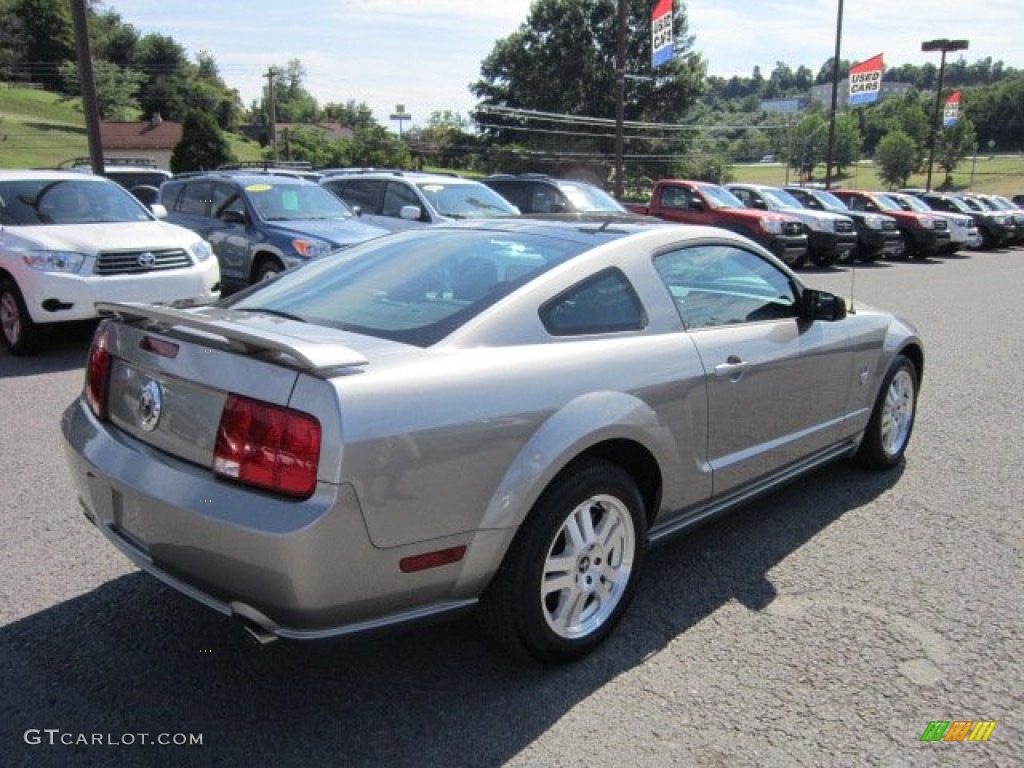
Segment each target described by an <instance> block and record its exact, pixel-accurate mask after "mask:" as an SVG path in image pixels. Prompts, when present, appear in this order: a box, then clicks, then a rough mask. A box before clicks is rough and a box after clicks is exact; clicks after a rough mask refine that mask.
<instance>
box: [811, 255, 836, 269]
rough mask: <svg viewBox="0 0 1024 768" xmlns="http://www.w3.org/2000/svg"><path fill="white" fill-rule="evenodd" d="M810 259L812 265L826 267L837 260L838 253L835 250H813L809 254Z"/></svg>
mask: <svg viewBox="0 0 1024 768" xmlns="http://www.w3.org/2000/svg"><path fill="white" fill-rule="evenodd" d="M811 261H812V262H813V263H814V266H816V267H821V268H822V269H824V268H826V267H831V266H832V265H833V264H835V263H836V262H837V261H839V253H838V252H837V251H833V252H832V253H822V252H821V251H815V252H814V253H812V254H811Z"/></svg>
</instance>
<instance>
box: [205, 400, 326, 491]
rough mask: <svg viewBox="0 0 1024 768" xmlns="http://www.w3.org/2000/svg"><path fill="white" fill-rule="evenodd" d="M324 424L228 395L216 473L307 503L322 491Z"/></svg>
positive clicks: (215, 457)
mask: <svg viewBox="0 0 1024 768" xmlns="http://www.w3.org/2000/svg"><path fill="white" fill-rule="evenodd" d="M319 461H320V422H319V421H317V420H316V419H315V418H313V417H312V416H310V415H308V414H305V413H300V412H298V411H293V410H291V409H290V408H282V407H280V406H277V405H271V404H270V403H263V402H260V401H258V400H250V399H249V398H247V397H242V396H240V395H228V399H227V402H226V403H225V404H224V411H223V412H222V413H221V416H220V425H219V426H218V428H217V444H216V446H215V447H214V451H213V471H214V472H215V473H216V474H218V475H221V476H223V477H230V478H232V479H234V480H238V481H240V482H243V483H248V484H249V485H255V486H258V487H260V488H266V489H268V490H271V491H277V492H278V493H286V494H288V495H289V496H300V497H302V498H305V497H307V496H309V495H311V494H312V493H313V490H314V489H315V488H316V471H317V464H318V463H319Z"/></svg>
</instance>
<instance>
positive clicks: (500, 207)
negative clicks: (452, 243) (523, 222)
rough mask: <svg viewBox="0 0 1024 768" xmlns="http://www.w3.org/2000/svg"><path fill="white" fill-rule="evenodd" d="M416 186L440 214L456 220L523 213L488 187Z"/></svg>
mask: <svg viewBox="0 0 1024 768" xmlns="http://www.w3.org/2000/svg"><path fill="white" fill-rule="evenodd" d="M416 186H417V187H419V190H420V192H422V193H423V196H424V197H426V198H427V200H428V201H429V202H430V204H431V205H432V206H434V209H435V210H436V211H437V212H438V213H440V214H441V215H442V216H450V217H452V218H453V219H471V218H485V217H490V216H516V215H517V214H518V213H519V212H518V211H517V210H516V209H515V208H513V207H512V205H511V204H510V203H509V202H508V201H507V200H506V199H505V198H503V197H502V196H501V195H499V194H498V193H497V192H495V191H494V190H493V189H491V188H490V187H488V186H486V185H484V184H475V183H471V184H467V183H466V182H461V183H458V184H447V183H445V182H443V181H424V182H420V183H419V184H417V185H416Z"/></svg>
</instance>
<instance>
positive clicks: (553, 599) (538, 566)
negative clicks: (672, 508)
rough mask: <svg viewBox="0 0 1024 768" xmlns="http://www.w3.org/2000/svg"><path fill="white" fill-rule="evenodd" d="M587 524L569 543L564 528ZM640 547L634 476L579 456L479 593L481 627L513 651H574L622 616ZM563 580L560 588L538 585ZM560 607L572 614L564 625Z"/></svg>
mask: <svg viewBox="0 0 1024 768" xmlns="http://www.w3.org/2000/svg"><path fill="white" fill-rule="evenodd" d="M586 521H589V522H590V524H591V525H592V527H591V529H590V531H589V533H587V532H584V533H583V534H582V536H581V537H580V538H581V541H579V542H576V543H574V542H572V541H571V540H570V537H569V536H568V535H567V533H566V532H567V531H575V532H577V533H578V532H579V531H580V530H581V529H580V526H579V523H580V522H583V523H584V527H586ZM587 539H589V540H587ZM602 541H603V544H602ZM646 544H647V522H646V516H645V514H644V504H643V500H642V499H641V497H640V492H639V491H638V490H637V487H636V483H635V482H634V481H633V479H632V478H631V477H630V476H629V475H628V474H626V472H624V471H623V470H622V469H621V468H619V467H618V466H616V465H614V464H610V463H608V462H605V461H599V460H591V459H588V460H583V461H580V462H579V463H577V464H575V465H573V466H571V467H569V468H568V469H567V470H566V471H565V472H563V473H562V474H561V475H559V477H558V478H556V480H555V481H554V482H553V483H552V484H551V486H550V487H549V488H548V489H547V490H546V491H545V492H544V494H543V495H542V496H541V498H540V499H539V500H538V501H537V503H536V504H535V505H534V507H533V509H532V510H531V511H530V514H529V516H528V517H527V519H526V521H525V522H524V523H523V525H522V527H521V528H520V529H519V532H518V533H517V534H516V537H515V539H514V541H513V542H512V546H511V547H509V551H508V552H507V553H506V555H505V559H504V560H503V561H502V564H501V566H500V568H499V569H498V572H497V573H496V574H495V576H494V579H493V580H492V581H491V584H490V585H489V586H488V588H487V590H486V591H485V592H484V594H483V596H482V597H481V601H480V609H479V611H478V615H479V618H480V621H481V624H482V625H483V627H484V629H485V630H486V631H487V633H488V634H489V635H490V636H491V637H492V638H494V640H496V641H497V642H498V643H499V644H500V645H502V646H504V647H505V648H506V649H507V650H509V651H511V652H512V653H513V654H514V655H516V656H518V657H524V656H528V657H532V658H533V659H535V660H537V661H541V662H545V663H554V662H564V661H569V660H571V659H575V658H579V657H580V656H583V655H585V654H587V653H589V652H590V651H592V650H593V649H594V648H596V647H597V646H598V645H599V644H600V643H601V642H602V641H603V640H604V639H605V638H606V637H607V636H608V634H609V633H611V631H612V630H613V629H614V628H615V626H616V624H618V622H619V620H620V619H621V618H622V615H623V614H624V613H625V611H626V608H627V607H628V606H629V603H630V600H631V599H632V597H633V592H634V590H635V588H636V581H637V573H638V571H639V568H640V565H641V562H642V560H643V555H644V550H645V548H646ZM570 549H573V550H575V551H569V550H570ZM630 550H631V551H630ZM562 564H564V565H565V566H566V567H565V569H564V570H562V569H561V568H560V566H561V565H562ZM606 576H607V578H606ZM560 581H561V582H562V583H563V584H564V587H562V588H554V589H548V590H547V591H545V590H544V586H543V585H545V584H546V585H548V586H549V587H551V586H553V585H554V584H556V583H558V582H560ZM609 585H610V586H609ZM542 594H544V596H543V597H542ZM563 613H565V614H568V616H569V618H567V619H566V620H565V621H564V626H561V624H563V622H562V620H561V618H560V616H561V614H563ZM577 620H578V623H574V622H576V621H577Z"/></svg>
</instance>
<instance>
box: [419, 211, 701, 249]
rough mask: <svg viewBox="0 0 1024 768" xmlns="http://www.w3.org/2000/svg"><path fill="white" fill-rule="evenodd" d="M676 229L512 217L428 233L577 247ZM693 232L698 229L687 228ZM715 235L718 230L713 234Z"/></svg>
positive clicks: (458, 224) (446, 225) (671, 226)
mask: <svg viewBox="0 0 1024 768" xmlns="http://www.w3.org/2000/svg"><path fill="white" fill-rule="evenodd" d="M666 228H668V229H679V225H678V224H673V223H669V222H664V221H661V220H656V221H652V222H648V221H643V222H631V221H623V220H622V219H617V218H614V217H609V218H608V219H606V220H600V221H599V220H597V219H588V220H586V221H578V220H565V219H547V218H545V219H533V218H529V217H527V216H522V217H520V216H511V217H508V218H493V219H474V220H460V221H455V222H450V223H444V224H436V225H434V226H432V227H428V228H427V229H429V230H432V231H436V230H439V229H447V230H461V229H473V230H487V231H490V232H507V233H509V234H529V235H542V236H548V237H557V238H560V239H563V240H572V241H575V242H579V243H590V244H593V242H594V237H595V236H598V237H604V238H607V239H612V240H614V239H618V238H620V237H626V236H628V235H633V234H637V233H639V232H648V231H650V230H652V229H666ZM688 229H691V230H696V229H701V228H700V227H688ZM712 232H713V233H714V234H716V235H718V234H720V232H721V230H712Z"/></svg>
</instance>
